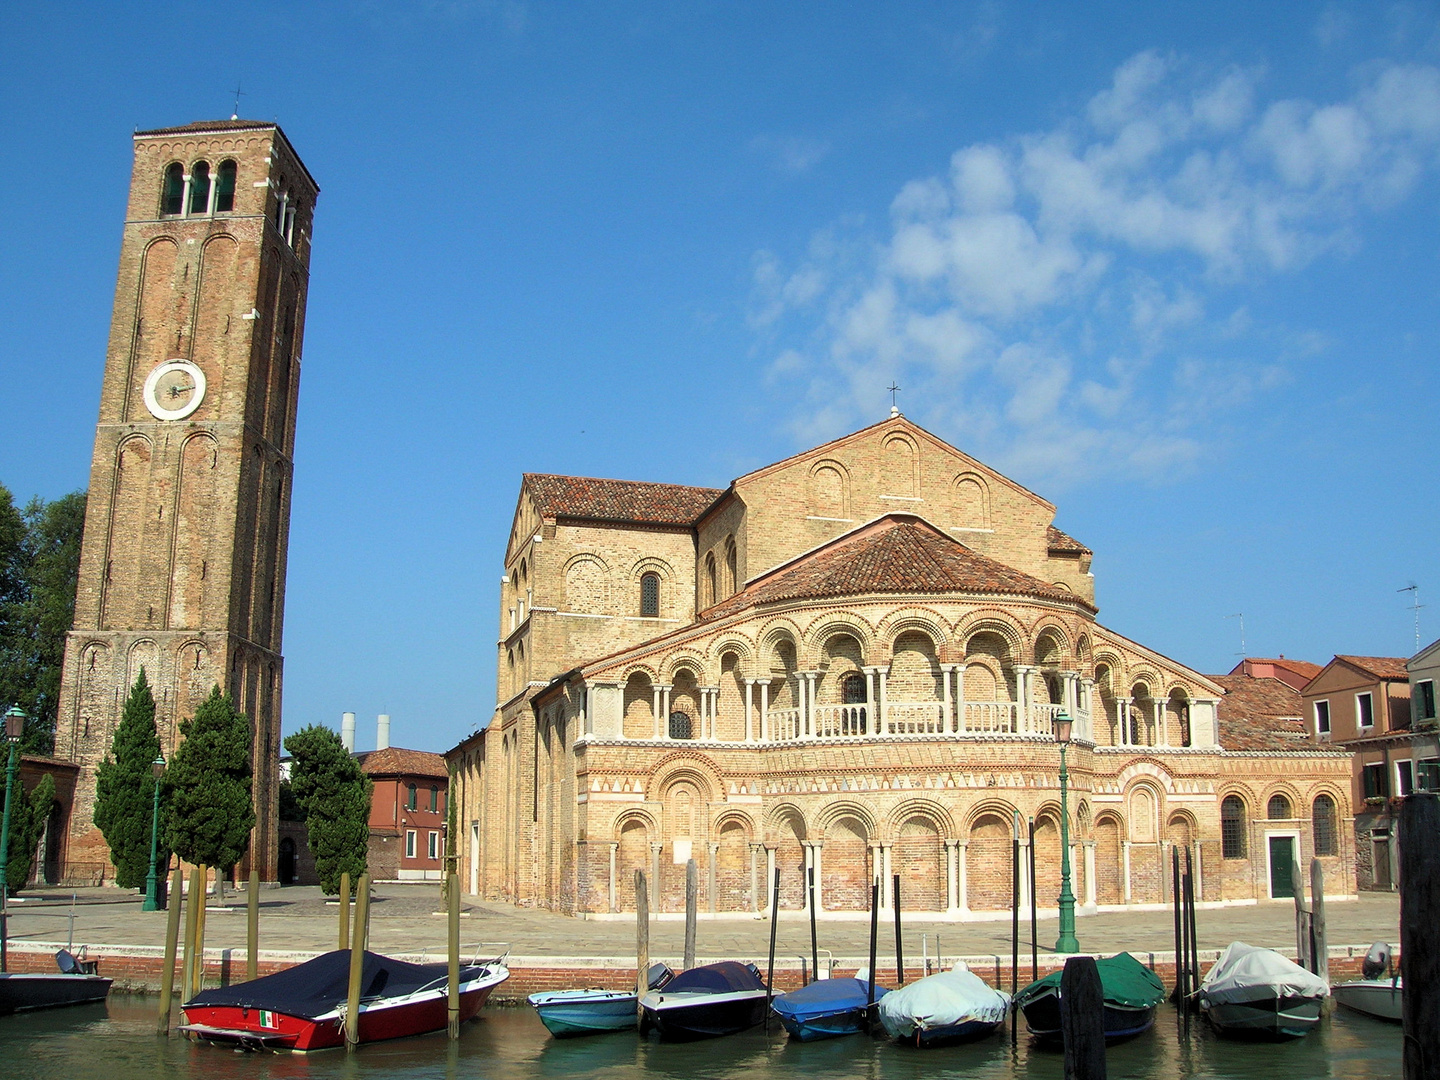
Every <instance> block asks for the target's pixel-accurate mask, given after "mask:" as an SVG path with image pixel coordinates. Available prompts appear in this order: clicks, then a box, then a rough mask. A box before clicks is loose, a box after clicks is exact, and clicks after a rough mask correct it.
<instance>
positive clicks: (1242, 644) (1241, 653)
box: [1225, 611, 1245, 658]
mask: <svg viewBox="0 0 1440 1080" xmlns="http://www.w3.org/2000/svg"><path fill="white" fill-rule="evenodd" d="M1225 618H1227V619H1239V620H1240V651H1239V652H1238V653H1236V654H1235V655H1236V656H1239V657H1241V658H1243V657H1244V656H1245V614H1244V612H1239V611H1237V612H1236V613H1235V614H1234V615H1226V616H1225Z"/></svg>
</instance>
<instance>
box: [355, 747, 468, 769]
mask: <svg viewBox="0 0 1440 1080" xmlns="http://www.w3.org/2000/svg"><path fill="white" fill-rule="evenodd" d="M360 770H361V772H363V773H365V775H367V776H437V777H448V776H449V775H450V773H449V772H448V771H446V769H445V759H444V758H443V757H441V756H440V755H439V754H432V753H430V752H429V751H427V750H402V749H401V748H400V747H398V746H391V747H387V748H386V749H384V750H375V751H373V752H372V753H369V754H366V755H365V759H364V761H362V762H361V763H360Z"/></svg>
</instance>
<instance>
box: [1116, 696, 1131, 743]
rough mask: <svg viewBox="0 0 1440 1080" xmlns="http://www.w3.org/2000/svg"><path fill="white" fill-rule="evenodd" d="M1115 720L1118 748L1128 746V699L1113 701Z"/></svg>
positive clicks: (1118, 698)
mask: <svg viewBox="0 0 1440 1080" xmlns="http://www.w3.org/2000/svg"><path fill="white" fill-rule="evenodd" d="M1115 720H1116V726H1117V727H1118V728H1119V731H1118V732H1117V733H1116V737H1117V738H1118V739H1119V745H1120V746H1130V745H1131V742H1130V735H1131V731H1130V699H1129V698H1128V697H1117V698H1116V699H1115Z"/></svg>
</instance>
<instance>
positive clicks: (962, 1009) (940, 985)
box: [877, 963, 1010, 1033]
mask: <svg viewBox="0 0 1440 1080" xmlns="http://www.w3.org/2000/svg"><path fill="white" fill-rule="evenodd" d="M877 1007H878V1008H879V1011H880V1019H881V1022H882V1023H884V1025H885V1030H886V1031H892V1033H893V1032H901V1033H906V1032H910V1031H914V1030H915V1029H916V1028H920V1029H921V1030H925V1031H929V1030H933V1029H935V1028H941V1027H949V1026H951V1025H953V1024H960V1023H964V1022H966V1021H969V1020H979V1021H981V1022H983V1023H990V1024H998V1023H1000V1022H1001V1021H1002V1020H1004V1019H1005V1016H1006V1014H1007V1013H1008V1012H1009V1009H1010V995H1009V994H1006V993H1004V992H1003V991H1000V990H993V989H991V988H990V987H989V986H987V985H986V984H985V983H984V982H983V981H982V980H981V979H980V978H979V976H977V975H975V974H974V973H973V972H972V971H971V970H970V969H969V968H967V967H966V966H965V965H964V964H963V963H960V964H956V965H955V968H954V970H952V971H942V972H940V973H939V974H936V975H928V976H926V977H925V978H923V979H919V980H917V981H916V982H913V983H911V984H910V985H909V986H902V987H900V989H898V990H891V991H890V992H889V993H888V994H886V995H885V996H884V997H883V998H881V999H880V1000H879V1002H878V1003H877Z"/></svg>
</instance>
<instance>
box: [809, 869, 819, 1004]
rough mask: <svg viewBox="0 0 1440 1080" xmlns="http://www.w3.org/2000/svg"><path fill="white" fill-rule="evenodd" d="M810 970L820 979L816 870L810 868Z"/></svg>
mask: <svg viewBox="0 0 1440 1080" xmlns="http://www.w3.org/2000/svg"><path fill="white" fill-rule="evenodd" d="M808 874H809V878H810V881H809V885H810V904H809V907H810V970H811V971H812V972H813V973H814V975H815V978H817V979H818V978H820V939H819V938H818V937H816V934H815V915H816V912H815V868H814V867H813V866H812V867H810V869H809V871H808Z"/></svg>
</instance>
